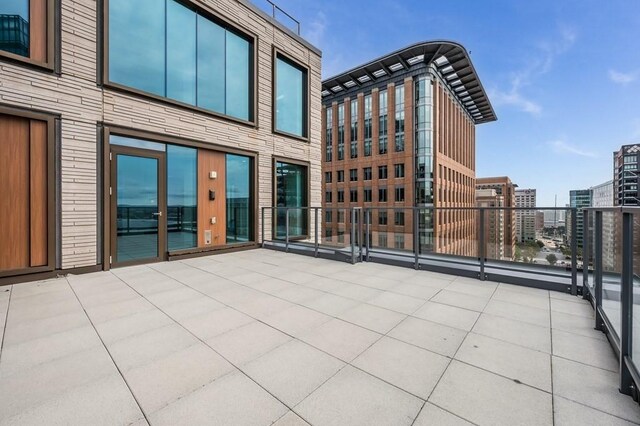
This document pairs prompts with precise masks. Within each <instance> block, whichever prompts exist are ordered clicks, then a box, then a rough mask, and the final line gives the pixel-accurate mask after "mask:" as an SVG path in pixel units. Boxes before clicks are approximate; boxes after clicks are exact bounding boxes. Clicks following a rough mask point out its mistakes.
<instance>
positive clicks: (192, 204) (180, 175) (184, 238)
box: [167, 145, 198, 251]
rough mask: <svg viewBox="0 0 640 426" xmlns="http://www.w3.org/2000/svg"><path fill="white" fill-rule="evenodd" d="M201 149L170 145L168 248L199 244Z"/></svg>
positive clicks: (168, 166)
mask: <svg viewBox="0 0 640 426" xmlns="http://www.w3.org/2000/svg"><path fill="white" fill-rule="evenodd" d="M197 175H198V150H197V149H195V148H187V147H183V146H178V145H167V244H168V246H169V251H174V250H183V249H188V248H192V247H196V246H197V245H198V229H197V223H198V222H197V213H198V182H197Z"/></svg>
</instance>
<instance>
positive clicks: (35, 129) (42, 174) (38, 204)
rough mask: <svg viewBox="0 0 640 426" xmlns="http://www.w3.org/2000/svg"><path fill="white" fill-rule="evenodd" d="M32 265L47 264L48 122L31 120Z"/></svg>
mask: <svg viewBox="0 0 640 426" xmlns="http://www.w3.org/2000/svg"><path fill="white" fill-rule="evenodd" d="M30 139H31V140H30V147H31V149H30V151H31V152H30V172H29V175H30V176H29V178H30V179H29V183H30V189H31V191H30V204H31V205H30V211H31V220H30V224H31V226H30V241H31V249H30V250H31V266H44V265H46V264H47V123H45V122H44V121H35V120H33V121H31V137H30Z"/></svg>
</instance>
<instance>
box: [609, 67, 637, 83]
mask: <svg viewBox="0 0 640 426" xmlns="http://www.w3.org/2000/svg"><path fill="white" fill-rule="evenodd" d="M638 74H640V73H639V72H637V71H636V72H620V71H616V70H609V79H610V80H611V81H613V82H614V83H618V84H628V83H631V82H633V81H635V80H636V79H637V78H638Z"/></svg>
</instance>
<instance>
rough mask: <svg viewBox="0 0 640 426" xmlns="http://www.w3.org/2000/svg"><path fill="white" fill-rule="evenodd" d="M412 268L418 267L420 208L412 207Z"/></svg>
mask: <svg viewBox="0 0 640 426" xmlns="http://www.w3.org/2000/svg"><path fill="white" fill-rule="evenodd" d="M412 210H413V268H414V269H420V258H419V256H420V228H419V227H420V208H419V207H414V208H413V209H412Z"/></svg>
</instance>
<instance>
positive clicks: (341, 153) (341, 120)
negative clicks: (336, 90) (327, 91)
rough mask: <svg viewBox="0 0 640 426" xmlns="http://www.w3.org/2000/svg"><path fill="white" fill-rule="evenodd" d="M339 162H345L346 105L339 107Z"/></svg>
mask: <svg viewBox="0 0 640 426" xmlns="http://www.w3.org/2000/svg"><path fill="white" fill-rule="evenodd" d="M338 160H344V104H340V105H338Z"/></svg>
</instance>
